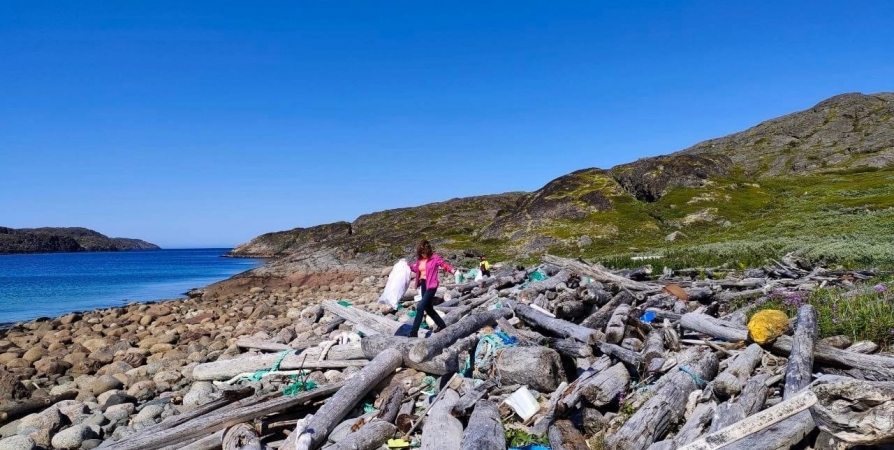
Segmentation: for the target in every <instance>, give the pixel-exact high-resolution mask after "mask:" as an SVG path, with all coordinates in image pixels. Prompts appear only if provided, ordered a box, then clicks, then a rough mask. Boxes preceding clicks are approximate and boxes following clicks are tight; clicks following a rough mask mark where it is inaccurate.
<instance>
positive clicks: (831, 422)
mask: <svg viewBox="0 0 894 450" xmlns="http://www.w3.org/2000/svg"><path fill="white" fill-rule="evenodd" d="M811 390H812V391H813V392H814V393H815V394H816V396H817V399H818V401H817V404H816V405H814V407H813V408H812V411H811V412H812V413H813V417H814V419H815V420H816V424H817V426H819V427H820V429H822V430H823V431H826V432H828V433H830V434H832V435H833V436H835V437H836V438H837V439H839V440H841V441H843V442H846V443H848V444H850V445H881V444H894V383H892V382H868V381H860V380H853V379H846V378H842V379H838V380H835V381H832V382H818V383H817V384H816V385H814V386H812V387H811Z"/></svg>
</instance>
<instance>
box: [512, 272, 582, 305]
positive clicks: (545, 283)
mask: <svg viewBox="0 0 894 450" xmlns="http://www.w3.org/2000/svg"><path fill="white" fill-rule="evenodd" d="M571 275H572V273H571V271H570V270H564V269H563V270H560V271H559V273H557V274H555V275H553V276H551V277H549V278H547V279H545V280H540V281H534V282H532V283H531V284H529V285H528V286H527V287H525V288H524V289H522V290H521V291H519V293H518V295H517V298H518V299H519V300H520V301H523V302H532V301H534V299H535V298H537V296H538V295H540V294H541V293H542V292H545V291H554V290H556V286H558V285H559V284H560V283H567V282H568V279H569V278H571Z"/></svg>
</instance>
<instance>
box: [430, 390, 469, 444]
mask: <svg viewBox="0 0 894 450" xmlns="http://www.w3.org/2000/svg"><path fill="white" fill-rule="evenodd" d="M457 400H459V394H457V393H456V391H454V390H453V389H450V388H445V390H444V392H443V395H441V396H440V397H439V398H438V399H437V400H436V402H435V403H434V404H433V405H431V409H430V410H429V415H428V418H427V419H425V425H423V426H422V447H421V448H420V449H421V450H459V448H460V444H461V442H462V439H463V424H462V422H460V421H459V419H457V418H456V417H453V416H452V415H451V414H450V410H451V409H453V405H454V404H456V401H457Z"/></svg>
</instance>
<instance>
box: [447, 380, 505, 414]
mask: <svg viewBox="0 0 894 450" xmlns="http://www.w3.org/2000/svg"><path fill="white" fill-rule="evenodd" d="M496 386H497V383H496V382H495V381H493V380H487V381H485V382H484V383H481V384H479V385H478V386H476V387H475V388H474V389H472V390H471V391H468V392H466V393H465V394H463V396H462V397H460V398H459V400H457V401H456V403H455V404H454V405H453V409H452V410H450V413H451V414H453V415H454V416H455V417H465V416H468V415H469V414H471V411H472V409H473V408H474V407H475V404H476V403H478V401H479V400H481V399H482V398H483V397H484V396H485V395H487V392H488V391H489V390H491V389H493V388H494V387H496Z"/></svg>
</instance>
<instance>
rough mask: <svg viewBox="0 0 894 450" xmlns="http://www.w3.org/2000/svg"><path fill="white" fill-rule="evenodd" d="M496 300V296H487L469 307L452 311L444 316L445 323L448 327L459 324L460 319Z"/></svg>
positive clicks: (460, 307) (464, 306)
mask: <svg viewBox="0 0 894 450" xmlns="http://www.w3.org/2000/svg"><path fill="white" fill-rule="evenodd" d="M496 299H497V296H496V294H494V295H486V296H484V297H482V298H479V299H475V300H474V301H472V302H470V303H469V304H468V305H463V306H459V307H457V308H456V310H454V311H451V312H450V313H449V314H447V315H446V316H444V323H446V324H447V325H448V326H450V325H453V324H455V323H456V322H459V320H460V319H462V318H463V317H465V316H466V315H467V314H469V313H470V312H472V311H474V310H475V309H476V308H478V307H479V306H482V305H484V304H486V303H487V302H490V301H493V300H496Z"/></svg>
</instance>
